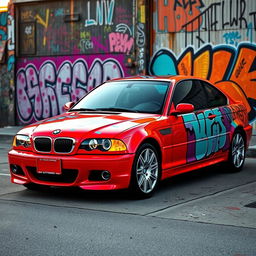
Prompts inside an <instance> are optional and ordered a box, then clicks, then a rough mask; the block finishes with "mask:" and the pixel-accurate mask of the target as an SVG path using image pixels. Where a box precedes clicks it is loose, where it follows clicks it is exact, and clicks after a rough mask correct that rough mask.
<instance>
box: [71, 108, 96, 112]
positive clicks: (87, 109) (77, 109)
mask: <svg viewBox="0 0 256 256" xmlns="http://www.w3.org/2000/svg"><path fill="white" fill-rule="evenodd" d="M97 110H98V109H95V108H73V109H70V110H69V111H97Z"/></svg>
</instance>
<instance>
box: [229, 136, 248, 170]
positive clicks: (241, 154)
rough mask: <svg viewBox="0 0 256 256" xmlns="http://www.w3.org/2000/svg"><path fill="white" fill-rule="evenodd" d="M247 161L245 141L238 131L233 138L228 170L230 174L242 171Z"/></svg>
mask: <svg viewBox="0 0 256 256" xmlns="http://www.w3.org/2000/svg"><path fill="white" fill-rule="evenodd" d="M244 161H245V139H244V136H243V134H242V133H241V132H240V131H236V132H235V133H234V135H233V137H232V140H231V144H230V150H229V158H228V162H227V168H228V171H229V172H239V171H241V170H242V168H243V166H244Z"/></svg>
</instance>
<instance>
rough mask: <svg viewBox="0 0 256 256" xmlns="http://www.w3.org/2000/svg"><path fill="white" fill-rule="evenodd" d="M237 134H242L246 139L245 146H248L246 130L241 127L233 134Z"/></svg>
mask: <svg viewBox="0 0 256 256" xmlns="http://www.w3.org/2000/svg"><path fill="white" fill-rule="evenodd" d="M236 132H240V133H241V134H242V136H243V138H244V142H245V145H247V136H246V132H245V130H244V129H243V127H242V126H241V125H239V126H237V127H236V128H235V130H234V132H233V136H234V134H235V133H236Z"/></svg>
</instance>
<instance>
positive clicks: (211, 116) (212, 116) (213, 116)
mask: <svg viewBox="0 0 256 256" xmlns="http://www.w3.org/2000/svg"><path fill="white" fill-rule="evenodd" d="M215 117H216V115H214V114H211V115H209V116H207V118H209V119H211V120H212V119H213V118H215Z"/></svg>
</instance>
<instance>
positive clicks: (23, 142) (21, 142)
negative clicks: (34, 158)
mask: <svg viewBox="0 0 256 256" xmlns="http://www.w3.org/2000/svg"><path fill="white" fill-rule="evenodd" d="M12 145H13V146H14V147H19V146H21V147H24V148H29V147H30V146H31V142H30V138H29V136H27V135H19V134H18V135H16V136H15V137H14V140H13V144H12Z"/></svg>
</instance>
